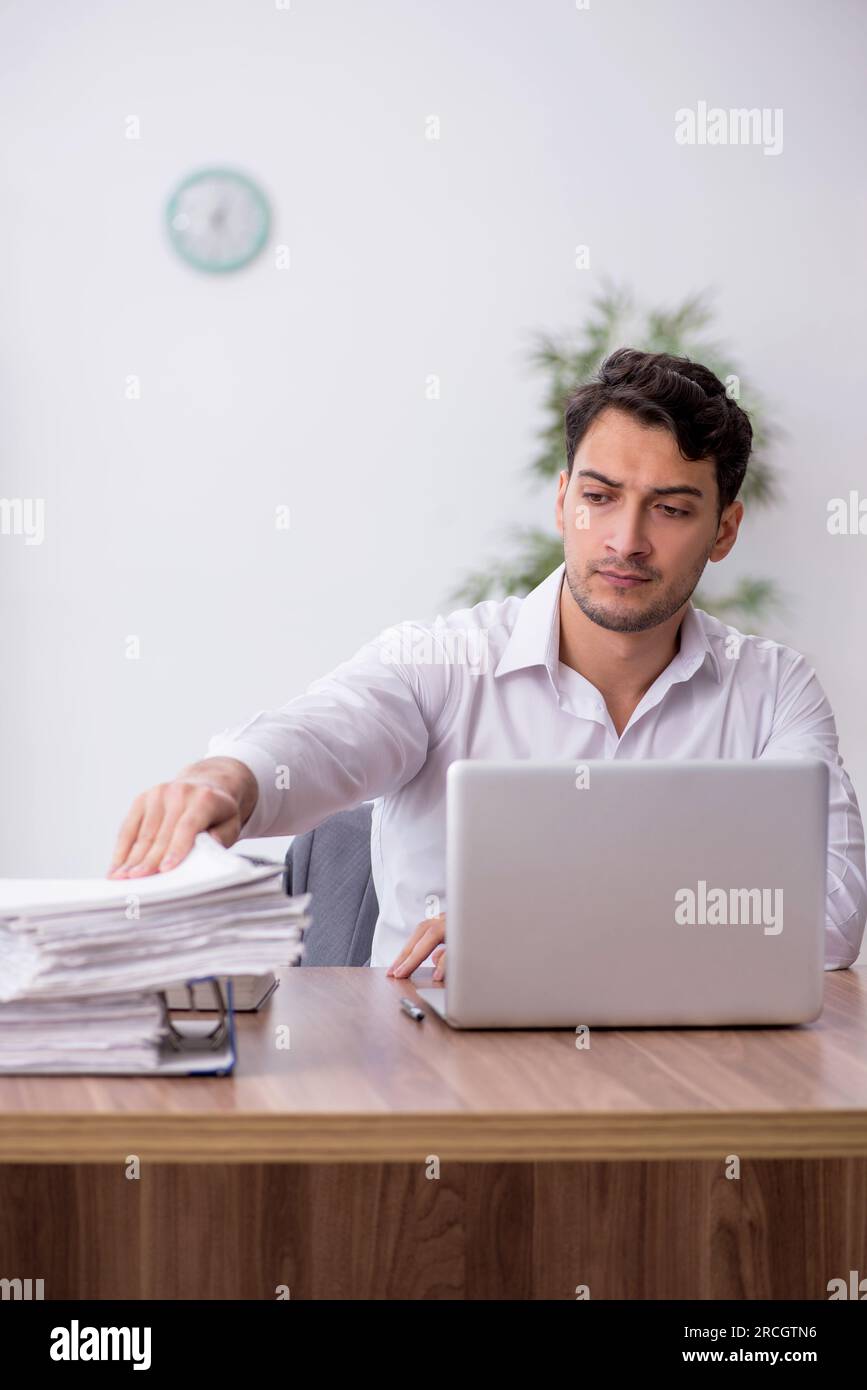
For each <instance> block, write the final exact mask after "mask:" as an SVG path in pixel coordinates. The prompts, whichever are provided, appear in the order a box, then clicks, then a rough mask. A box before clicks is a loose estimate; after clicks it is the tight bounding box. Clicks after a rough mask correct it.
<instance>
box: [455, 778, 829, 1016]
mask: <svg viewBox="0 0 867 1390" xmlns="http://www.w3.org/2000/svg"><path fill="white" fill-rule="evenodd" d="M447 805H448V822H447V869H446V877H447V929H446V943H447V990H446V1016H447V1017H448V1020H449V1022H451V1023H453V1024H454V1025H455V1026H457V1027H469V1028H473V1027H475V1028H485V1027H489V1028H490V1027H505V1028H533V1027H572V1028H574V1027H578V1026H579V1025H581V1024H588V1025H591V1026H592V1025H595V1026H600V1027H629V1026H649V1027H653V1026H656V1027H669V1026H677V1025H683V1026H688V1025H689V1026H696V1025H719V1024H773V1023H777V1024H779V1023H795V1022H806V1021H809V1020H810V1019H813V1018H815V1017H817V1015H818V1013H819V1012H820V1010H821V1005H822V993H823V966H824V920H825V893H826V881H825V876H826V860H827V818H828V769H827V767H826V765H825V764H824V763H823V762H822V761H820V760H818V759H809V760H800V759H798V760H795V759H792V760H782V759H780V760H773V761H771V760H769V761H766V762H761V761H749V762H731V761H718V760H710V761H675V762H672V761H663V760H645V761H642V762H637V761H636V762H617V761H610V760H600V761H590V762H586V763H580V764H575V763H573V762H569V763H565V762H564V763H542V762H532V761H524V762H507V763H497V762H483V761H460V762H456V763H454V764H452V766H451V767H450V769H449V773H448V793H447Z"/></svg>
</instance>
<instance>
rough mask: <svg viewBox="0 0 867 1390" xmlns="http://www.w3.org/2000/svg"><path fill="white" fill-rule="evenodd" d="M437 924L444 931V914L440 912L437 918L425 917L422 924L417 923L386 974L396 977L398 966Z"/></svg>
mask: <svg viewBox="0 0 867 1390" xmlns="http://www.w3.org/2000/svg"><path fill="white" fill-rule="evenodd" d="M439 924H442V925H443V929H444V926H445V914H444V913H442V912H441V913H440V914H439V916H438V917H426V918H425V920H424V921H423V922H419V924H418V926H417V927H416V929H415V931H414V932H413V934H412V936H411V937H410V938H409V941H408V942H407V943H406V945H405V946H404V947H403V949H402V950H400V951H398V953H397V955H396V956H395V958H394V960H393V961H392V962H391V965H390V966H389V967H388V970H387V971H386V974H387V975H396V974H397V973H398V971H397V967H398V966H399V965H402V964H403V963H404V961H406V960H408V959H409V957H410V955H411V954H412V952H413V951H414V950H415V948H416V946H417V945H418V943H419V941H421V939H422V937H423V936H425V935H426V934H427V932H429V931H430V930H431V927H435V926H437V925H439ZM439 939H440V940H442V937H440V938H439Z"/></svg>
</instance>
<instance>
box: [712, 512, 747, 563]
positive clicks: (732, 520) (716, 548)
mask: <svg viewBox="0 0 867 1390" xmlns="http://www.w3.org/2000/svg"><path fill="white" fill-rule="evenodd" d="M743 519H744V504H743V502H730V503H729V505H728V506H727V507H726V508H725V509H724V511H723V514H722V516H721V517H720V519H719V526H718V527H717V537H716V540H715V541H714V545H713V549H712V550H711V552H710V555H709V556H708V559H709V560H710V561H711V563H712V564H716V562H717V561H718V560H724V559H725V557H726V556H727V555H728V553H729V551H730V550H731V549H732V547H733V545H734V543H735V541H736V540H737V538H738V528H739V527H740V524H741V522H742V521H743Z"/></svg>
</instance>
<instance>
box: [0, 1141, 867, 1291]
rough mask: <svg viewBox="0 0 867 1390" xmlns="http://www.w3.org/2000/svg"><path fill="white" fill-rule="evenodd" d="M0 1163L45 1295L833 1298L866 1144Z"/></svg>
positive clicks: (851, 1261) (845, 1262) (17, 1258)
mask: <svg viewBox="0 0 867 1390" xmlns="http://www.w3.org/2000/svg"><path fill="white" fill-rule="evenodd" d="M741 1171H742V1176H741V1178H740V1179H739V1180H738V1181H729V1180H727V1179H726V1178H725V1177H724V1176H723V1170H722V1164H719V1163H713V1164H711V1163H695V1162H682V1163H667V1162H654V1163H644V1162H634V1163H540V1164H520V1163H509V1164H493V1163H477V1164H460V1163H449V1162H444V1163H443V1164H442V1168H441V1176H440V1178H439V1179H433V1180H429V1179H428V1178H426V1177H425V1167H424V1164H423V1163H421V1162H420V1163H418V1164H413V1165H408V1164H379V1165H377V1164H330V1165H302V1164H269V1165H257V1164H235V1165H220V1164H202V1165H198V1164H196V1165H193V1164H190V1165H175V1166H164V1165H160V1164H150V1165H149V1164H144V1165H143V1168H142V1175H141V1178H140V1179H138V1180H134V1181H130V1180H128V1179H127V1178H125V1176H124V1172H123V1169H122V1167H121V1166H120V1165H118V1167H117V1168H114V1167H111V1168H109V1167H108V1166H106V1165H80V1166H64V1165H59V1164H58V1165H43V1166H28V1165H17V1164H7V1165H0V1278H7V1279H14V1278H22V1279H26V1278H32V1279H39V1278H41V1279H44V1280H45V1294H46V1297H47V1298H72V1299H78V1298H92V1299H104V1298H157V1299H164V1298H172V1299H183V1298H274V1297H275V1296H276V1292H275V1291H276V1289H277V1287H278V1285H287V1286H288V1287H289V1290H290V1294H291V1297H292V1298H293V1299H308V1298H425V1299H437V1298H521V1299H523V1298H552V1299H557V1298H568V1299H573V1298H574V1297H575V1291H576V1288H577V1286H579V1285H587V1286H588V1287H589V1290H590V1295H591V1297H592V1298H596V1299H598V1298H628V1299H669V1298H709V1299H723V1298H735V1299H761V1298H782V1299H801V1298H805V1299H824V1298H826V1297H827V1283H828V1280H829V1279H832V1278H844V1279H845V1278H848V1272H849V1270H850V1269H857V1270H860V1271H861V1273H862V1275H863V1274H864V1273H865V1272H867V1159H845V1160H844V1159H813V1160H809V1161H801V1160H780V1161H776V1160H775V1161H769V1160H762V1161H756V1162H753V1161H750V1160H748V1159H744V1160H743V1162H742V1169H741Z"/></svg>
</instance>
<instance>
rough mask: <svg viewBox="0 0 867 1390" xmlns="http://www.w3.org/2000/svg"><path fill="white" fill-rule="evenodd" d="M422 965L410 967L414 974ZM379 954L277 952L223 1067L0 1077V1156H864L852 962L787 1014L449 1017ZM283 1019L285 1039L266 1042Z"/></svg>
mask: <svg viewBox="0 0 867 1390" xmlns="http://www.w3.org/2000/svg"><path fill="white" fill-rule="evenodd" d="M429 975H430V971H426V972H424V971H419V972H418V973H417V976H416V980H417V982H418V983H426V982H427V978H426V977H429ZM407 993H409V994H413V993H414V990H413V988H412V986H410V985H407V984H406V983H405V982H397V981H394V980H389V979H387V978H386V976H385V972H384V971H383V970H366V969H335V968H322V969H309V970H290V971H286V972H285V973H284V975H283V979H282V983H281V986H280V988H279V989H278V991H277V992H276V994H275V995H274V997H273V1003H272V1006H271V1007H270V1008H269V1009H266V1011H265V1012H264V1013H263V1014H261V1015H253V1016H247V1017H245V1018H240V1019H239V1020H238V1024H239V1035H240V1061H239V1066H238V1069H237V1072H236V1074H235V1075H234V1076H232V1077H222V1078H221V1077H208V1078H206V1077H191V1078H175V1079H168V1078H153V1077H104V1078H99V1077H81V1078H74V1077H34V1076H28V1077H4V1078H0V1162H7V1163H27V1162H36V1163H40V1164H50V1163H58V1164H69V1163H74V1162H81V1163H106V1164H109V1165H112V1164H118V1163H120V1162H121V1161H122V1159H123V1157H124V1156H125V1155H126V1154H129V1153H136V1154H139V1155H140V1156H141V1157H142V1158H144V1159H147V1160H150V1161H162V1162H166V1163H172V1164H177V1163H191V1164H207V1163H217V1164H224V1163H229V1164H235V1163H251V1164H271V1163H297V1164H321V1163H335V1164H336V1163H340V1164H377V1163H398V1164H399V1163H417V1162H419V1161H420V1159H421V1158H423V1156H424V1155H425V1154H428V1153H437V1154H439V1155H440V1156H441V1157H442V1158H443V1159H447V1160H448V1161H449V1162H455V1163H457V1162H473V1163H489V1162H496V1163H514V1162H549V1163H561V1162H568V1161H573V1160H579V1159H580V1160H585V1161H594V1162H595V1161H601V1160H610V1161H623V1160H630V1161H633V1162H641V1161H643V1160H656V1161H662V1160H678V1159H695V1160H701V1159H707V1160H716V1161H719V1159H720V1158H721V1156H722V1155H724V1154H727V1153H731V1152H737V1153H739V1154H741V1155H744V1156H749V1157H751V1158H756V1159H758V1158H767V1159H771V1158H823V1157H824V1158H833V1157H838V1158H862V1157H867V973H865V968H864V967H858V968H855V969H854V970H850V971H836V972H829V973H828V974H826V976H825V1008H824V1011H823V1013H822V1015H821V1017H820V1018H819V1019H818V1020H817V1021H816V1022H815V1023H812V1024H809V1025H806V1026H803V1027H795V1028H744V1029H729V1030H727V1029H682V1030H675V1029H673V1030H643V1029H634V1030H631V1031H628V1032H625V1031H624V1032H618V1031H616V1030H604V1029H598V1030H594V1031H593V1032H592V1035H591V1046H590V1048H589V1049H586V1050H582V1049H577V1048H576V1047H575V1039H574V1036H573V1034H572V1033H571V1032H570V1031H568V1030H560V1031H550V1032H548V1031H538V1032H526V1031H525V1032H516V1033H513V1032H481V1033H474V1032H471V1033H466V1032H460V1033H458V1032H454V1031H452V1030H451V1029H450V1028H448V1027H447V1025H446V1024H444V1023H443V1022H442V1021H441V1020H440V1019H438V1018H437V1017H436V1016H434V1015H429V1016H428V1017H427V1019H426V1020H425V1022H424V1023H422V1024H417V1023H414V1022H413V1021H412V1020H411V1019H409V1018H407V1016H406V1015H405V1014H404V1013H402V1012H401V1010H400V1009H399V1007H398V999H399V997H400V995H401V994H407ZM281 1025H289V1028H290V1039H291V1046H290V1048H289V1049H288V1050H281V1049H280V1048H278V1047H277V1045H276V1037H277V1029H278V1027H279V1026H281Z"/></svg>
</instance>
